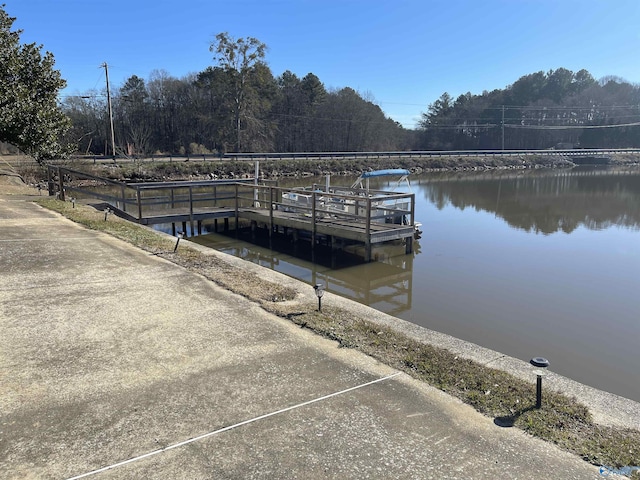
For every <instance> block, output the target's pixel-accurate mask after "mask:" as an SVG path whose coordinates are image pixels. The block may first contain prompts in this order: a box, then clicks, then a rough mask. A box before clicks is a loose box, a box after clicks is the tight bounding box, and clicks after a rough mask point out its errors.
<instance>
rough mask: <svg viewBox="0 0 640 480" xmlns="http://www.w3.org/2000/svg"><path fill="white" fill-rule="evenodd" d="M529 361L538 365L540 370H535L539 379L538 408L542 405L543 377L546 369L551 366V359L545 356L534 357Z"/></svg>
mask: <svg viewBox="0 0 640 480" xmlns="http://www.w3.org/2000/svg"><path fill="white" fill-rule="evenodd" d="M529 363H530V364H531V365H533V366H534V367H536V368H537V369H538V370H534V371H533V373H535V374H536V375H537V377H538V381H537V383H536V408H541V407H542V377H544V375H545V370H546V369H547V367H548V366H549V360H547V359H546V358H543V357H534V358H532V359H531V360H530V361H529Z"/></svg>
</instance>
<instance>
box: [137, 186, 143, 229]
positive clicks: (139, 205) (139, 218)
mask: <svg viewBox="0 0 640 480" xmlns="http://www.w3.org/2000/svg"><path fill="white" fill-rule="evenodd" d="M136 202H138V221H139V222H141V221H142V195H140V187H139V186H137V187H136Z"/></svg>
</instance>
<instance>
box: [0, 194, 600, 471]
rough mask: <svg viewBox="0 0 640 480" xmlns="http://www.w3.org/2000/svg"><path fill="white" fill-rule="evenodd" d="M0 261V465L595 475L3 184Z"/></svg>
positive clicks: (571, 459)
mask: <svg viewBox="0 0 640 480" xmlns="http://www.w3.org/2000/svg"><path fill="white" fill-rule="evenodd" d="M0 272H1V273H0V332H1V336H0V478H15V479H18V478H19V479H24V478H56V479H58V478H59V479H64V478H72V477H77V476H82V475H84V474H91V475H88V476H87V477H83V478H114V479H115V478H118V479H123V478H124V479H142V478H144V479H154V478H157V479H208V478H216V479H218V478H219V479H252V478H265V479H271V478H273V479H285V478H287V479H288V478H299V479H312V478H340V479H365V478H384V479H393V478H403V479H404V478H407V479H409V478H415V479H426V478H434V479H435V478H437V479H441V478H460V479H470V478H479V479H484V478H501V479H510V478H514V479H515V478H518V479H533V478H536V479H545V478H549V479H551V478H553V479H556V478H563V479H582V478H591V479H592V478H600V476H599V473H598V468H597V467H594V466H591V465H589V464H587V463H585V462H584V461H582V460H581V459H579V458H577V457H575V456H572V455H570V454H567V453H564V452H562V451H560V450H558V449H557V448H555V447H554V446H553V445H550V444H547V443H545V442H542V441H539V440H536V439H534V438H531V437H528V436H527V435H525V434H524V433H522V432H521V431H519V430H516V429H509V428H500V427H498V426H496V425H495V424H494V423H493V421H492V419H490V418H486V417H484V416H482V415H480V414H478V413H477V412H475V411H474V410H473V409H471V408H470V407H468V406H466V405H464V404H462V403H461V402H459V401H457V400H456V399H453V398H451V397H449V396H447V395H445V394H443V393H442V392H440V391H437V390H435V389H433V388H430V387H428V386H425V385H423V384H421V383H419V382H416V381H414V380H413V379H411V378H409V377H408V376H406V375H405V374H397V372H395V371H394V370H393V369H391V368H389V367H387V366H385V365H382V364H380V363H378V362H376V361H375V360H372V359H370V358H369V357H366V356H365V355H362V354H360V353H358V352H355V351H351V350H347V349H338V348H337V347H336V344H335V343H334V342H331V341H328V340H325V339H322V338H319V337H317V336H315V335H313V334H310V333H309V332H306V331H304V330H301V329H300V328H298V327H296V326H294V325H293V324H291V323H289V322H287V321H284V320H282V319H280V318H277V317H275V316H273V315H270V314H267V313H265V312H264V311H263V310H261V309H260V308H258V307H257V306H256V305H255V304H253V303H251V302H249V301H248V300H246V299H244V298H242V297H239V296H237V295H234V294H232V293H229V292H227V291H225V290H222V289H220V288H218V287H217V286H215V285H213V284H212V283H211V282H209V281H207V280H205V279H204V278H202V277H200V276H198V275H195V274H192V273H189V272H187V271H185V270H184V269H182V268H180V267H178V266H176V265H174V264H172V263H169V262H167V261H165V260H163V259H162V258H158V257H156V256H153V255H150V254H148V253H146V252H143V251H140V250H138V249H135V248H133V247H131V246H129V245H128V244H126V243H123V242H121V241H118V240H116V239H114V238H112V237H110V236H108V235H104V234H101V233H96V232H93V231H89V230H86V229H84V228H82V227H80V226H77V225H75V224H73V223H72V222H70V221H68V220H66V219H63V218H61V217H60V216H58V215H57V214H54V213H51V212H49V211H46V210H44V209H42V208H40V207H38V206H36V205H34V204H32V203H30V202H26V201H24V200H22V199H20V198H18V197H11V196H0ZM370 382H375V383H370ZM333 394H335V395H333ZM189 440H191V441H189ZM183 442H184V443H183ZM163 449H164V450H163ZM147 454H151V455H147ZM126 460H131V461H130V462H128V463H125V464H121V465H117V464H119V463H120V462H123V461H126ZM110 466H113V468H110V469H107V470H104V471H100V472H96V473H92V472H95V471H96V470H100V469H103V468H105V467H110Z"/></svg>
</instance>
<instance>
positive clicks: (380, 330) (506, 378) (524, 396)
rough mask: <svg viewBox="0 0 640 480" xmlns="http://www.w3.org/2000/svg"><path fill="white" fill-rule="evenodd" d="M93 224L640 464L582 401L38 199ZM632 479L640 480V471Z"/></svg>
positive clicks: (491, 403) (130, 226)
mask: <svg viewBox="0 0 640 480" xmlns="http://www.w3.org/2000/svg"><path fill="white" fill-rule="evenodd" d="M37 203H39V204H40V205H42V206H44V207H46V208H49V209H51V210H54V211H56V212H58V213H60V214H62V215H63V216H65V217H67V218H69V219H70V220H72V221H74V222H77V223H79V224H81V225H84V226H86V227H87V228H90V229H93V230H99V231H102V232H105V233H108V234H111V235H113V236H115V237H117V238H119V239H121V240H124V241H126V242H128V243H130V244H132V245H135V246H136V247H139V248H141V249H143V250H146V251H148V252H151V253H154V254H156V255H159V256H163V257H164V258H166V259H167V260H169V261H172V262H174V263H176V264H178V265H181V266H182V267H184V268H186V269H188V270H190V271H193V272H196V273H199V274H201V275H203V276H205V277H206V278H208V279H210V280H211V281H213V282H215V283H217V284H218V285H220V286H222V287H224V288H226V289H228V290H230V291H232V292H234V293H237V294H239V295H242V296H244V297H246V298H248V299H250V300H253V301H256V302H258V303H260V304H261V305H262V307H263V308H265V309H266V310H268V311H269V312H271V313H273V314H276V315H278V316H280V317H283V318H288V319H289V320H291V321H292V322H294V323H296V324H298V325H300V326H301V327H304V328H307V329H309V330H311V331H313V332H315V333H317V334H319V335H322V336H324V337H326V338H329V339H332V340H335V341H336V342H338V344H339V346H340V347H344V348H354V349H357V350H359V351H361V352H363V353H365V354H367V355H370V356H372V357H374V358H376V359H377V360H379V361H381V362H383V363H385V364H387V365H390V366H392V367H394V368H396V369H398V370H401V371H404V372H406V373H407V374H409V375H411V376H413V377H414V378H417V379H419V380H421V381H424V382H426V383H428V384H430V385H432V386H434V387H436V388H439V389H441V390H443V391H444V392H446V393H448V394H450V395H453V396H455V397H457V398H459V399H460V400H462V401H464V402H465V403H468V404H469V405H471V406H473V407H474V408H475V409H476V410H478V411H479V412H481V413H483V414H485V415H487V416H489V417H492V418H494V419H495V423H496V424H498V425H501V426H505V427H506V426H515V427H518V428H521V429H522V430H524V431H525V432H527V433H529V434H531V435H533V436H535V437H539V438H541V439H544V440H547V441H550V442H553V443H555V444H556V445H558V446H560V447H561V448H563V449H565V450H567V451H570V452H572V453H574V454H576V455H579V456H580V457H581V458H583V459H584V460H586V461H588V462H590V463H592V464H594V465H606V466H608V467H613V468H621V467H625V466H640V431H638V430H634V429H624V428H618V427H606V426H602V425H597V424H595V423H594V422H593V420H592V418H591V415H590V413H589V411H588V408H587V407H585V406H584V405H582V404H580V403H579V402H578V401H577V400H576V399H575V398H570V397H567V396H566V395H563V394H560V393H556V392H551V391H545V394H544V402H543V406H542V408H540V409H536V408H535V405H534V399H535V385H534V384H533V383H529V382H525V381H523V380H521V379H519V378H517V377H515V376H513V375H510V374H508V373H506V372H504V371H502V370H497V369H493V368H490V367H488V366H485V365H482V364H479V363H477V362H474V361H472V360H469V359H466V358H462V357H459V356H457V355H455V354H454V353H452V352H450V351H449V350H446V349H444V348H438V347H434V346H432V345H427V344H424V343H421V342H418V341H416V340H414V339H412V338H410V337H408V336H406V335H405V334H403V333H400V332H397V331H395V330H393V329H391V328H388V327H385V326H380V325H377V324H374V323H373V322H369V321H367V320H366V319H363V318H360V317H357V316H355V315H354V314H352V313H351V312H349V311H346V310H344V309H339V308H335V307H330V306H325V307H324V308H323V310H322V313H319V312H317V311H316V309H315V304H314V303H313V302H309V303H308V304H301V303H300V302H289V303H282V302H283V301H285V300H292V299H294V298H295V296H296V291H295V290H294V289H291V288H289V287H284V286H282V285H279V284H275V283H273V282H268V281H265V280H262V279H260V278H259V277H258V276H257V275H255V274H252V273H248V272H247V271H245V270H243V269H241V268H237V267H234V266H232V265H231V264H230V263H227V262H224V261H223V260H221V259H220V258H219V257H218V256H215V255H207V254H204V253H202V252H200V251H198V250H195V249H193V248H189V247H187V246H181V247H180V248H178V249H177V251H176V252H174V251H173V250H174V247H175V243H174V242H173V241H172V240H171V239H169V238H167V237H166V236H163V235H160V234H158V233H156V232H154V231H152V230H150V229H148V228H146V227H142V226H140V225H137V224H134V223H131V222H128V221H126V220H122V219H120V218H118V217H115V216H110V217H109V218H108V219H107V220H106V221H105V220H104V213H103V212H100V211H97V210H95V209H94V208H91V207H88V206H85V205H80V204H76V206H75V208H73V206H72V204H71V203H69V202H61V201H58V200H54V199H51V198H42V199H39V200H37ZM631 477H632V478H638V479H640V472H634V473H633V474H632V475H631Z"/></svg>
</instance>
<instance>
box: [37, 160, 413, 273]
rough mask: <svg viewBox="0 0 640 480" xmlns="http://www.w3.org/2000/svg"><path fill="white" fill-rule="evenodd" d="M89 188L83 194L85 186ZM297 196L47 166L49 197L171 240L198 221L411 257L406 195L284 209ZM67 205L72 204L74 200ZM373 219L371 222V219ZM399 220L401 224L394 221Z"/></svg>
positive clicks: (339, 197)
mask: <svg viewBox="0 0 640 480" xmlns="http://www.w3.org/2000/svg"><path fill="white" fill-rule="evenodd" d="M87 181H89V182H92V183H93V185H95V186H96V187H95V188H89V187H87V186H86V185H85V184H86V182H87ZM292 192H293V193H296V194H299V193H300V189H297V188H281V187H277V186H271V185H259V184H258V183H257V182H255V181H254V180H253V179H246V180H207V181H192V182H188V181H187V182H155V183H133V184H127V183H123V182H115V181H112V180H107V179H104V178H100V177H95V176H92V175H88V174H86V173H83V172H79V171H76V170H71V169H68V168H63V167H53V166H50V167H49V193H50V195H58V196H59V197H61V198H63V199H64V198H65V197H70V196H82V197H85V198H87V197H88V198H96V199H99V200H101V201H104V202H106V203H108V204H109V205H110V208H112V209H113V210H114V211H115V212H116V213H118V215H121V216H123V217H125V218H127V219H128V220H131V221H135V222H138V223H140V224H143V225H156V224H171V228H172V233H173V234H174V235H175V234H176V232H177V231H178V230H177V228H176V225H180V224H181V225H182V232H183V233H184V234H185V235H196V234H201V232H202V225H203V223H204V222H213V229H212V230H213V231H218V220H222V221H223V222H224V229H225V231H226V230H228V229H229V222H230V220H233V225H234V227H235V228H236V229H239V228H240V227H241V225H242V223H243V222H248V224H249V225H250V228H252V229H255V228H264V229H265V230H266V231H267V232H268V235H269V238H271V237H272V236H273V235H274V233H277V232H283V233H284V234H285V235H287V234H291V236H292V238H293V241H294V242H297V241H301V240H304V241H307V240H308V241H310V242H311V248H315V245H316V244H317V243H318V241H319V240H320V239H321V238H322V239H325V240H326V243H327V244H328V245H331V247H332V248H334V249H339V248H341V247H342V246H344V245H345V243H348V242H356V243H359V244H362V245H363V246H364V249H363V252H364V254H363V256H364V260H365V261H370V260H371V257H372V256H371V251H372V247H373V245H376V244H381V243H385V242H398V241H400V242H403V244H404V245H405V253H407V254H410V253H412V252H413V240H414V237H415V235H416V229H415V226H414V222H415V198H414V194H413V193H395V192H383V191H372V193H371V194H370V195H367V196H362V195H361V194H359V195H358V194H354V195H349V194H340V193H331V194H330V196H331V199H332V200H333V201H335V202H342V203H340V204H350V205H352V206H353V207H352V209H353V210H354V211H355V213H353V212H351V213H349V212H348V211H340V212H338V211H336V210H335V209H331V206H329V205H327V203H326V198H325V197H326V194H327V193H326V192H323V191H322V190H320V189H318V190H315V189H314V190H313V191H306V192H305V193H306V194H307V196H308V197H309V201H310V203H309V206H295V207H292V206H291V205H289V204H287V203H286V202H284V200H283V199H284V196H286V195H287V194H290V193H292ZM74 198H75V197H74ZM388 201H392V202H396V204H402V205H408V207H404V208H403V209H399V208H396V209H390V210H389V211H388V212H387V214H386V216H384V214H383V216H381V214H380V207H376V205H380V204H382V202H388ZM376 215H377V216H376ZM398 219H403V221H398Z"/></svg>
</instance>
